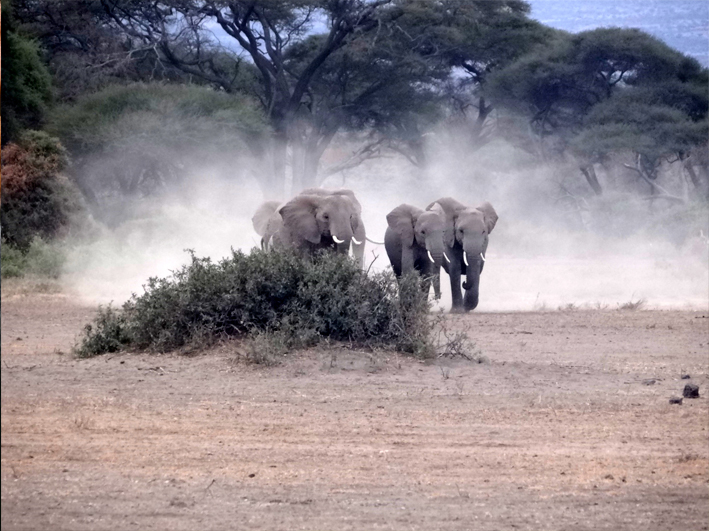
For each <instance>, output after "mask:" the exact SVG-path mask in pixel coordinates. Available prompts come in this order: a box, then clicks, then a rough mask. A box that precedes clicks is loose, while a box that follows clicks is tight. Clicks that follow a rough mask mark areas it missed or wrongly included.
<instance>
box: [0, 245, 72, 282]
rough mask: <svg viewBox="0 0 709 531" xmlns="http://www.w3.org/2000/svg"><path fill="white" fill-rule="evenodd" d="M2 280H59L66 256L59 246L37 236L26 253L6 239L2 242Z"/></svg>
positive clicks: (0, 257) (0, 256)
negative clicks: (25, 277) (33, 277)
mask: <svg viewBox="0 0 709 531" xmlns="http://www.w3.org/2000/svg"><path fill="white" fill-rule="evenodd" d="M0 259H1V260H2V278H10V277H23V276H25V275H33V276H37V277H49V278H59V275H60V274H61V272H62V266H63V265H64V261H65V255H64V252H63V251H62V249H61V247H60V246H59V245H57V244H53V243H47V242H45V241H44V240H42V239H41V238H40V237H38V236H35V237H34V238H33V239H32V241H31V242H30V245H29V247H28V249H27V250H26V251H22V250H20V249H18V248H17V247H15V246H14V245H12V244H9V243H7V242H6V241H5V240H4V238H3V242H2V254H1V255H0Z"/></svg>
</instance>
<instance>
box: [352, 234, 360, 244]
mask: <svg viewBox="0 0 709 531" xmlns="http://www.w3.org/2000/svg"><path fill="white" fill-rule="evenodd" d="M352 241H353V242H354V244H355V245H362V242H361V241H359V240H358V239H357V238H355V237H354V236H352Z"/></svg>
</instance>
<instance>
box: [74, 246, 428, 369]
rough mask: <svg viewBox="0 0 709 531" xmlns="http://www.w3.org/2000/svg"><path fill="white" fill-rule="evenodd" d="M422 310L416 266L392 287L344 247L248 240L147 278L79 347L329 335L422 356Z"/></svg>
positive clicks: (308, 340)
mask: <svg viewBox="0 0 709 531" xmlns="http://www.w3.org/2000/svg"><path fill="white" fill-rule="evenodd" d="M428 315H429V305H428V302H427V299H426V296H425V295H424V294H423V292H422V290H421V289H420V280H419V277H418V276H417V275H411V276H409V277H406V278H404V279H402V280H401V282H400V286H399V287H398V286H397V282H396V280H395V279H394V277H393V276H392V275H391V274H389V273H381V274H375V275H372V276H368V275H366V274H365V273H364V272H362V271H361V270H360V269H359V267H358V266H357V264H355V263H354V262H353V261H352V260H351V259H349V258H348V257H346V256H332V255H329V254H322V255H318V256H316V257H314V258H312V259H304V258H301V257H299V256H297V255H295V254H293V253H286V252H283V253H266V252H263V251H260V250H256V249H254V250H252V252H251V253H250V254H248V255H247V254H244V253H242V252H240V251H234V252H233V253H232V256H231V257H230V258H227V259H224V260H222V261H221V262H219V263H213V262H212V261H211V260H209V259H208V258H197V257H196V256H194V255H192V260H191V263H190V264H188V265H186V266H184V267H182V268H181V269H180V270H178V271H176V272H174V273H173V275H172V276H171V277H169V278H151V279H149V280H148V283H147V285H146V286H145V293H144V294H143V295H141V296H137V295H134V296H133V297H132V298H131V299H130V300H129V301H128V302H126V303H125V304H124V306H123V310H122V311H121V312H120V313H117V312H113V311H111V312H110V314H109V313H106V312H103V313H101V314H100V315H99V320H98V321H97V323H96V325H95V326H92V327H87V329H86V330H85V334H84V337H83V339H82V341H81V344H80V346H79V347H77V351H78V352H79V354H80V355H86V353H90V354H89V355H93V354H99V353H101V349H100V348H97V347H96V346H99V347H100V346H103V345H109V346H111V348H114V347H115V346H117V345H119V344H120V345H122V347H121V348H135V349H150V350H155V351H167V350H173V349H177V348H180V347H183V346H185V345H189V344H194V343H195V342H200V343H201V342H205V341H207V342H209V341H213V340H215V339H219V338H224V337H246V336H249V335H250V336H251V338H252V340H256V341H257V342H258V341H261V343H262V344H266V343H268V344H272V343H274V342H275V343H278V344H282V345H283V346H284V348H286V349H291V348H300V347H305V346H310V345H313V344H315V343H317V342H318V341H319V340H321V339H324V338H328V339H333V340H337V341H348V342H352V343H354V344H357V345H361V346H371V347H390V348H396V349H398V350H401V351H404V352H409V353H412V354H414V355H417V356H427V355H430V354H431V353H432V352H433V347H432V343H431V335H432V322H431V320H430V319H429V318H428ZM263 334H267V335H266V336H264V335H263ZM274 334H275V335H274ZM105 335H107V337H103V336H105ZM97 336H100V337H97ZM117 337H120V340H118V339H116V338H117ZM254 348H255V347H254ZM279 349H280V347H279V348H274V347H273V345H271V347H269V348H268V349H265V350H268V351H274V350H275V351H280V350H279ZM106 351H107V350H104V352H106Z"/></svg>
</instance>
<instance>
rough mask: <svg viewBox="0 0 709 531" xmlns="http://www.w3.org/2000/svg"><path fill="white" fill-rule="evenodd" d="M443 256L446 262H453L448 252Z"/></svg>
mask: <svg viewBox="0 0 709 531" xmlns="http://www.w3.org/2000/svg"><path fill="white" fill-rule="evenodd" d="M443 258H445V259H446V262H448V263H449V264H450V263H451V259H450V258H448V255H447V254H446V253H443Z"/></svg>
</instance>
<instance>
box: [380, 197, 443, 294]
mask: <svg viewBox="0 0 709 531" xmlns="http://www.w3.org/2000/svg"><path fill="white" fill-rule="evenodd" d="M387 225H388V226H387V229H386V233H385V234H384V248H385V249H386V252H387V256H388V257H389V262H390V263H391V267H392V269H393V270H394V274H395V275H396V276H397V278H398V277H401V276H402V275H405V274H407V273H409V272H410V271H414V270H415V271H417V272H418V273H419V274H420V275H421V276H422V277H423V279H424V282H423V289H424V292H425V293H426V294H428V292H429V290H430V289H431V282H433V291H434V294H435V297H436V299H440V298H441V282H440V274H439V272H440V268H441V266H442V265H443V260H444V257H445V251H444V244H443V228H444V226H445V213H444V212H443V208H442V207H441V206H440V205H433V206H432V207H431V209H430V210H423V209H422V208H418V207H415V206H412V205H408V204H401V205H399V206H398V207H396V208H395V209H394V210H392V211H391V212H389V214H387Z"/></svg>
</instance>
